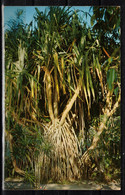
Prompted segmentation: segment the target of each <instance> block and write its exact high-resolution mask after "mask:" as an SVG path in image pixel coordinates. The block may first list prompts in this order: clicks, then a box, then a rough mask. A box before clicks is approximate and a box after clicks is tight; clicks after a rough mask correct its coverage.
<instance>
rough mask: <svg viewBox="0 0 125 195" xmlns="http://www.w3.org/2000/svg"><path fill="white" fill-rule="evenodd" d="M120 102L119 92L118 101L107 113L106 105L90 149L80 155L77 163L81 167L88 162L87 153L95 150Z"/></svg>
mask: <svg viewBox="0 0 125 195" xmlns="http://www.w3.org/2000/svg"><path fill="white" fill-rule="evenodd" d="M120 100H121V93H120V92H119V97H118V100H117V102H116V103H115V104H114V106H113V108H112V110H111V111H109V109H108V105H107V107H106V108H105V111H104V117H103V120H102V122H101V124H100V126H99V129H98V132H97V134H96V135H95V136H94V138H93V141H92V144H91V146H90V147H89V148H88V150H87V151H86V152H85V153H84V154H83V155H82V157H81V159H80V161H81V162H79V163H80V164H81V166H82V165H83V163H84V162H85V161H86V162H87V161H88V160H89V151H90V150H94V149H95V148H96V146H97V143H98V141H99V138H100V135H101V134H102V132H103V130H104V129H105V124H106V122H107V120H108V118H109V117H111V116H112V115H113V114H114V113H115V111H116V109H117V108H118V106H119V103H120Z"/></svg>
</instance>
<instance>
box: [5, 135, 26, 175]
mask: <svg viewBox="0 0 125 195" xmlns="http://www.w3.org/2000/svg"><path fill="white" fill-rule="evenodd" d="M5 133H6V137H7V139H8V141H9V144H10V152H11V158H12V163H13V167H14V170H15V172H16V173H18V174H19V175H22V176H24V175H25V171H23V170H21V169H20V168H19V167H18V166H17V164H16V159H15V158H14V156H13V144H12V140H13V136H12V135H11V134H10V133H9V132H7V131H6V132H5Z"/></svg>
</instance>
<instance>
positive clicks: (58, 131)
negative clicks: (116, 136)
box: [5, 7, 120, 183]
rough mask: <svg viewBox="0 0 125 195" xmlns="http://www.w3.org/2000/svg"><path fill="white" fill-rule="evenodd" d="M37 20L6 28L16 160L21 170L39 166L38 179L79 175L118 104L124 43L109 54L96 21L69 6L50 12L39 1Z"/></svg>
mask: <svg viewBox="0 0 125 195" xmlns="http://www.w3.org/2000/svg"><path fill="white" fill-rule="evenodd" d="M108 9H110V8H105V9H104V10H105V13H106V12H108ZM113 10H114V8H113ZM93 13H94V14H95V13H96V11H95V10H94V12H93ZM93 17H94V16H93ZM102 18H103V17H102ZM34 20H35V25H34V26H33V23H32V22H31V23H30V24H29V25H24V24H23V22H22V21H21V22H20V23H19V24H18V26H19V27H17V34H16V35H15V36H14V31H15V27H13V25H12V28H10V29H9V30H7V31H6V32H5V75H6V79H5V88H6V92H5V108H6V111H5V116H6V140H8V141H9V145H10V151H11V159H12V164H13V167H14V170H15V172H17V173H18V174H21V175H26V171H27V170H29V171H31V170H32V171H33V172H34V175H35V178H36V179H35V180H36V183H40V182H41V181H45V180H49V179H52V180H54V181H59V180H61V181H62V180H72V179H79V178H81V176H82V175H83V174H84V167H85V166H86V165H87V164H89V162H90V161H91V155H90V153H91V152H92V151H96V148H97V146H98V143H100V142H99V141H100V137H101V135H102V134H103V133H104V132H106V131H104V130H105V129H106V127H107V128H110V127H109V126H108V121H110V119H111V117H112V116H113V115H114V114H115V113H116V109H117V108H118V106H119V102H120V68H119V66H120V56H119V43H117V44H115V46H116V45H117V51H112V54H110V56H109V55H106V56H105V54H106V53H107V54H108V52H107V51H106V50H107V48H108V45H109V43H108V42H107V45H106V47H105V54H104V53H103V51H104V45H102V40H101V39H100V37H99V36H97V35H99V32H98V29H97V27H96V28H95V26H94V27H88V28H87V27H86V25H85V24H82V23H81V21H80V19H79V15H78V13H77V12H76V11H71V9H70V8H67V7H50V8H49V11H48V12H44V13H43V12H40V11H39V10H38V9H37V8H36V15H35V16H34ZM95 20H96V18H95ZM15 23H16V21H15ZM15 26H17V25H15ZM113 27H114V26H113ZM113 27H112V28H113ZM100 28H101V26H100ZM20 29H22V30H20ZM95 29H96V30H95ZM111 30H112V29H110V34H111V35H112V31H111ZM95 31H96V32H95ZM107 32H108V30H107ZM104 36H105V35H104ZM117 39H118V40H119V37H117ZM12 40H14V42H12ZM114 42H115V43H116V41H115V40H114ZM12 43H13V44H12ZM10 47H11V49H10ZM109 48H110V45H109ZM97 108H98V109H97ZM118 115H119V113H118V114H117V116H118ZM117 116H116V118H117ZM94 119H96V120H97V125H96V129H94V127H93V126H94V125H93V120H94ZM91 125H92V128H91V130H92V134H91V133H90V132H89V131H90V126H91ZM93 129H94V130H93ZM107 131H108V130H107ZM104 134H105V135H106V133H104ZM107 136H108V134H107V135H106V137H107ZM90 137H91V138H90ZM103 148H104V147H103ZM107 158H108V157H107ZM24 167H25V168H26V170H25V168H24ZM26 178H27V177H26Z"/></svg>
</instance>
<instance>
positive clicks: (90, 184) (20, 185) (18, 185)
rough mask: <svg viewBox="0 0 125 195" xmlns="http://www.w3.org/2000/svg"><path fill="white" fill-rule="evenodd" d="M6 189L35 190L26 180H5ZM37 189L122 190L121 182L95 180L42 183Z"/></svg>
mask: <svg viewBox="0 0 125 195" xmlns="http://www.w3.org/2000/svg"><path fill="white" fill-rule="evenodd" d="M4 189H5V190H18V189H19V190H20V189H21V190H34V187H33V186H32V185H31V184H29V183H25V182H24V181H5V182H4ZM37 190H121V186H120V183H118V182H110V183H109V184H103V183H99V184H97V183H94V181H83V182H80V183H75V182H74V183H71V184H45V185H43V184H41V185H40V187H39V189H37Z"/></svg>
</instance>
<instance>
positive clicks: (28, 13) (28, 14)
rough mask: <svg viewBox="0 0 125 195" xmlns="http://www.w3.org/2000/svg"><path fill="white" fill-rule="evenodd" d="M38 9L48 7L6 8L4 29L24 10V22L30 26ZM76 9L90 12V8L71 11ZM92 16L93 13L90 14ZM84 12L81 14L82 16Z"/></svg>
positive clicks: (88, 18)
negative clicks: (18, 12) (17, 13)
mask: <svg viewBox="0 0 125 195" xmlns="http://www.w3.org/2000/svg"><path fill="white" fill-rule="evenodd" d="M36 7H37V8H38V9H39V11H43V12H44V11H45V9H46V8H47V6H5V7H4V29H7V27H8V25H7V23H8V22H9V20H10V19H15V15H16V11H17V10H18V9H23V10H24V13H25V15H24V22H25V23H26V24H29V23H30V22H31V21H32V20H33V15H34V14H35V12H36V10H35V8H36ZM74 9H76V10H77V9H79V10H81V11H84V12H89V9H90V7H89V6H73V7H72V8H71V10H74ZM89 13H90V14H91V15H92V12H89ZM81 14H82V12H80V15H81ZM85 20H86V18H85ZM86 21H87V24H88V25H90V17H89V16H88V17H87V20H86Z"/></svg>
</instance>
